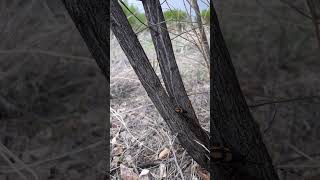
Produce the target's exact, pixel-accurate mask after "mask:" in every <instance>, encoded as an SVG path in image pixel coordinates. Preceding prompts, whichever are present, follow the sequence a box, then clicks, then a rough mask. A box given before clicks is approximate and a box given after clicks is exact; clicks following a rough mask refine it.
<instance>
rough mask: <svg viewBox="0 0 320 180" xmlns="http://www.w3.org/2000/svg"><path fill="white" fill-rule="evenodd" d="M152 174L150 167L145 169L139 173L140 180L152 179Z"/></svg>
mask: <svg viewBox="0 0 320 180" xmlns="http://www.w3.org/2000/svg"><path fill="white" fill-rule="evenodd" d="M151 179H152V176H151V173H150V171H149V170H148V169H143V170H142V171H141V173H140V175H139V180H151Z"/></svg>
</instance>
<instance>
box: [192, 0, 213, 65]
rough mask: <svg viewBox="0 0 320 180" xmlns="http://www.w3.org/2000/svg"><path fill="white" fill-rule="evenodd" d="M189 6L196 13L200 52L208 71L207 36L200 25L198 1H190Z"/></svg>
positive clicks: (208, 51) (208, 52) (208, 49)
mask: <svg viewBox="0 0 320 180" xmlns="http://www.w3.org/2000/svg"><path fill="white" fill-rule="evenodd" d="M191 6H192V8H193V9H194V11H195V13H196V22H197V24H198V27H199V31H200V39H201V47H202V51H203V54H204V58H205V61H206V63H207V66H208V69H210V63H209V60H210V47H209V43H208V39H207V35H206V32H205V29H204V26H203V23H202V19H201V12H200V8H199V5H198V1H197V0H191Z"/></svg>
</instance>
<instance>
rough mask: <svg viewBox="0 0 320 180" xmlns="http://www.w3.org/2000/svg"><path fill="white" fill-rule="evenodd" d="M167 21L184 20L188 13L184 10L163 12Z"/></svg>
mask: <svg viewBox="0 0 320 180" xmlns="http://www.w3.org/2000/svg"><path fill="white" fill-rule="evenodd" d="M163 15H164V19H165V20H166V21H170V20H173V21H184V20H186V19H187V13H186V12H185V11H182V10H169V11H165V12H163Z"/></svg>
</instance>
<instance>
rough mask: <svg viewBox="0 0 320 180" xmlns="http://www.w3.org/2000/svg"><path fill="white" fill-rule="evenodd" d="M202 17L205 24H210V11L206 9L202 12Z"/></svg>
mask: <svg viewBox="0 0 320 180" xmlns="http://www.w3.org/2000/svg"><path fill="white" fill-rule="evenodd" d="M201 17H202V19H203V22H204V23H205V24H210V9H205V10H202V11H201Z"/></svg>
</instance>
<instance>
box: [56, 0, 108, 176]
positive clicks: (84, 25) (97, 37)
mask: <svg viewBox="0 0 320 180" xmlns="http://www.w3.org/2000/svg"><path fill="white" fill-rule="evenodd" d="M62 2H63V3H64V5H65V7H66V9H67V11H68V12H69V15H70V16H71V18H72V20H73V22H74V23H75V25H76V27H77V29H78V30H79V32H80V34H81V36H82V38H83V39H84V41H85V43H86V45H87V47H88V48H89V50H90V52H91V55H92V56H93V58H94V59H95V61H96V63H97V64H98V66H99V68H100V70H101V72H102V73H103V75H104V76H105V78H106V80H107V82H101V83H105V84H106V85H108V84H110V76H109V72H110V69H109V66H110V43H109V38H110V37H109V33H110V28H109V19H110V15H109V10H110V9H109V1H102V0H62ZM109 94H110V92H109V88H107V92H106V98H107V97H109ZM109 106H110V101H109V100H107V101H106V107H108V108H109ZM109 114H110V113H109V111H107V116H106V118H109ZM109 127H110V125H109V124H108V125H107V129H106V132H107V134H108V135H109V132H110V129H109ZM106 138H107V140H106V150H105V152H104V155H103V158H104V160H105V164H106V167H105V169H106V173H105V174H104V175H103V176H104V179H105V180H109V179H110V167H109V164H110V163H109V162H110V154H109V153H110V151H109V147H110V141H109V137H106Z"/></svg>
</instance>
